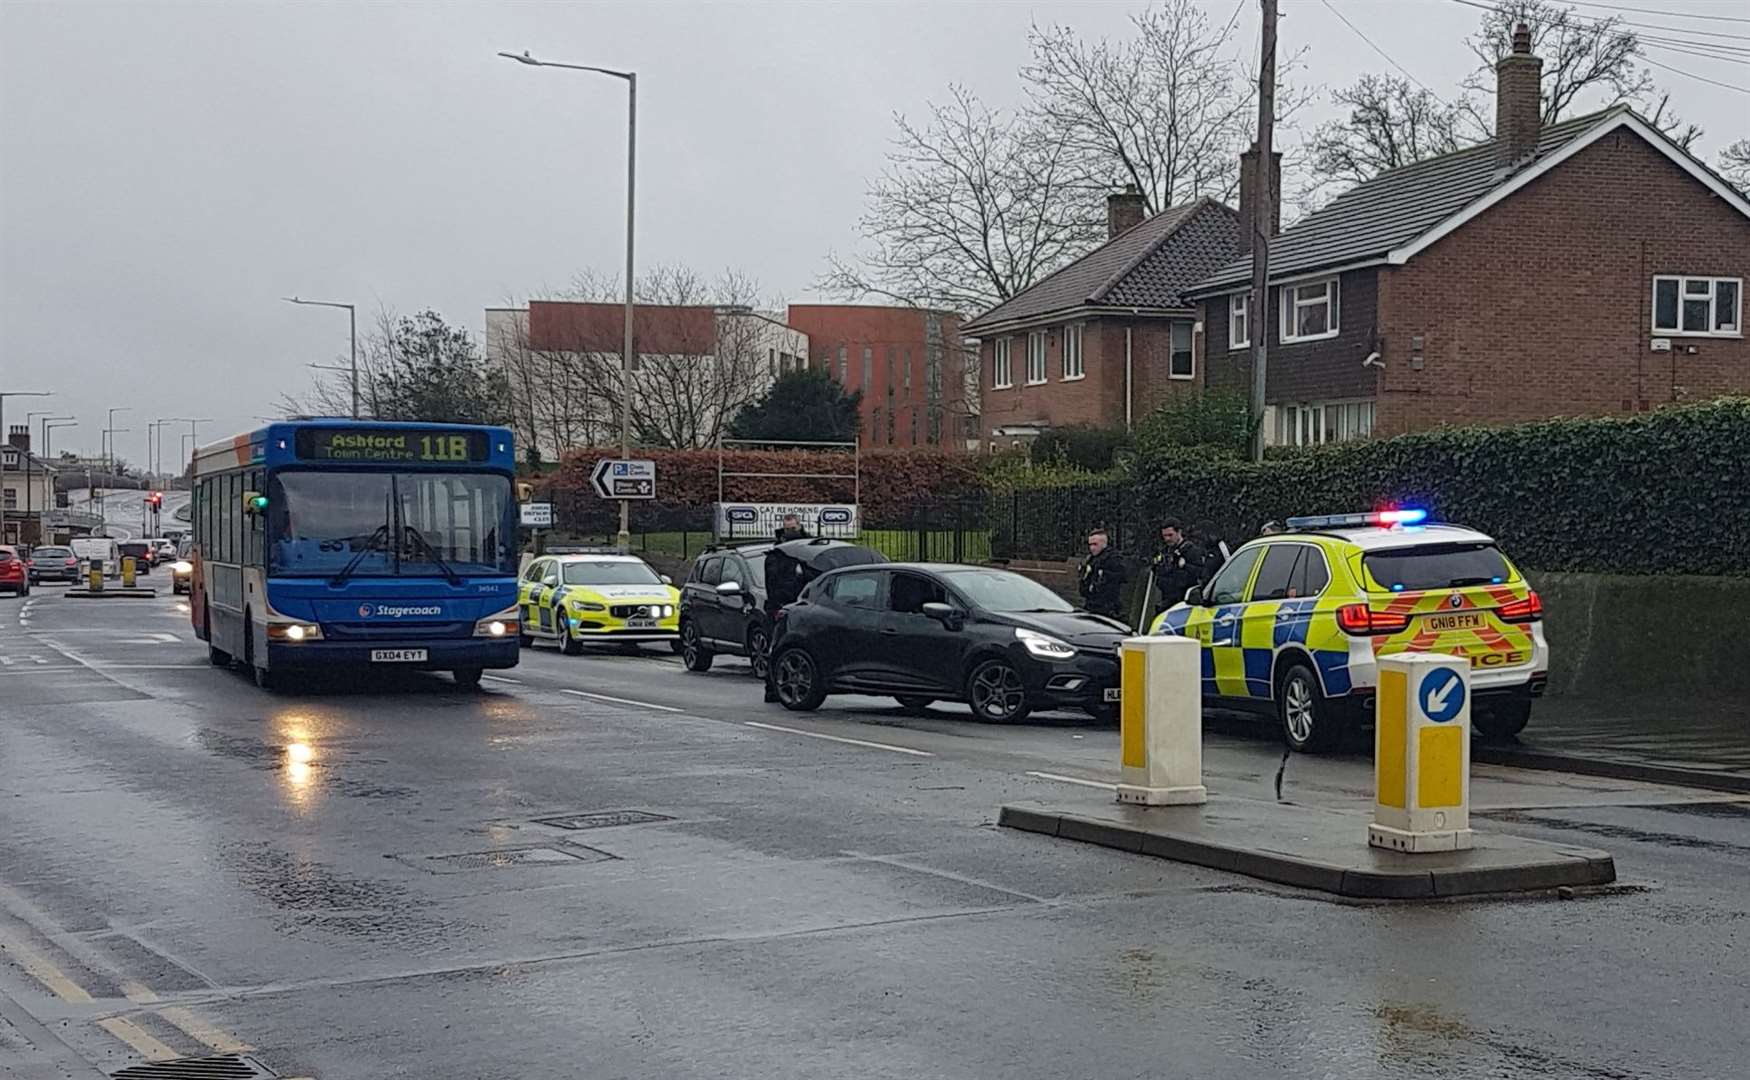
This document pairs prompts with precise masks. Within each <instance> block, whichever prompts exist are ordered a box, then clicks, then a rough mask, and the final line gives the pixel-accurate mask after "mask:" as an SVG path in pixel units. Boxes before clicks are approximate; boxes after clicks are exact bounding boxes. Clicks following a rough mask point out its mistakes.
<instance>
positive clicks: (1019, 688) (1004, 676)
mask: <svg viewBox="0 0 1750 1080" xmlns="http://www.w3.org/2000/svg"><path fill="white" fill-rule="evenodd" d="M966 696H967V698H968V699H969V700H970V701H971V702H972V711H973V713H975V714H976V715H977V716H978V718H979V719H981V720H997V721H1001V722H1009V721H1014V720H1020V719H1023V718H1024V717H1026V715H1027V713H1028V711H1029V706H1028V705H1027V689H1026V687H1024V686H1023V685H1022V684H1021V673H1020V672H1018V671H1016V670H1015V666H1014V665H1013V664H1011V663H1009V662H1008V661H1007V660H986V661H985V662H984V663H982V664H980V665H978V667H976V668H974V669H973V671H972V677H971V678H970V679H968V680H967V694H966Z"/></svg>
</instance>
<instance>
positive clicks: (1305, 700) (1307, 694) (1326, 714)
mask: <svg viewBox="0 0 1750 1080" xmlns="http://www.w3.org/2000/svg"><path fill="white" fill-rule="evenodd" d="M1335 712H1336V710H1334V709H1332V708H1331V706H1330V704H1329V703H1328V702H1326V701H1325V695H1324V692H1323V691H1322V690H1320V689H1319V678H1318V676H1317V675H1315V674H1313V670H1312V668H1310V667H1308V666H1307V665H1306V664H1305V663H1303V662H1301V661H1298V660H1297V661H1294V662H1293V663H1291V664H1289V665H1288V666H1287V667H1286V668H1284V669H1283V671H1282V674H1281V675H1280V676H1278V677H1277V680H1276V719H1277V722H1278V723H1279V724H1280V725H1281V727H1282V741H1283V742H1285V743H1287V744H1288V746H1289V748H1290V749H1292V750H1297V751H1300V752H1302V753H1317V752H1318V751H1320V750H1324V749H1327V748H1328V747H1330V746H1332V745H1334V744H1335V743H1336V741H1337V736H1338V734H1339V731H1338V728H1339V726H1340V725H1339V723H1338V721H1337V719H1336V715H1335Z"/></svg>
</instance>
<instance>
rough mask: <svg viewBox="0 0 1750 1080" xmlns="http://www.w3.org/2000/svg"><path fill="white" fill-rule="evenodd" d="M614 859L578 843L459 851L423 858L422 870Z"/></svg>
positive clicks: (451, 870) (446, 871)
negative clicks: (557, 845) (562, 845)
mask: <svg viewBox="0 0 1750 1080" xmlns="http://www.w3.org/2000/svg"><path fill="white" fill-rule="evenodd" d="M613 857H614V856H612V855H609V854H608V853H607V852H605V851H597V850H596V849H595V848H592V847H584V846H583V845H582V844H567V845H566V846H565V847H563V848H557V847H517V848H496V849H494V850H492V851H463V852H458V853H457V854H454V855H427V856H426V857H425V858H424V859H423V860H421V861H422V863H423V865H424V867H425V869H427V870H431V871H433V872H435V873H439V874H455V873H460V872H462V871H464V870H499V869H503V868H505V867H511V866H570V865H573V864H575V863H580V862H585V863H592V862H604V861H606V860H608V859H612V858H613Z"/></svg>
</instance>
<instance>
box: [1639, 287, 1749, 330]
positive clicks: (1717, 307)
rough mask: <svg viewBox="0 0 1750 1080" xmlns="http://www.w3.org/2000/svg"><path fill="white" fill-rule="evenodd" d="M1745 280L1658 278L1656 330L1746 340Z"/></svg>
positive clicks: (1654, 319)
mask: <svg viewBox="0 0 1750 1080" xmlns="http://www.w3.org/2000/svg"><path fill="white" fill-rule="evenodd" d="M1743 307H1744V281H1743V279H1742V278H1714V277H1655V278H1654V279H1653V330H1654V332H1655V333H1660V334H1681V335H1684V336H1686V337H1690V336H1693V337H1742V336H1743V333H1744V321H1743Z"/></svg>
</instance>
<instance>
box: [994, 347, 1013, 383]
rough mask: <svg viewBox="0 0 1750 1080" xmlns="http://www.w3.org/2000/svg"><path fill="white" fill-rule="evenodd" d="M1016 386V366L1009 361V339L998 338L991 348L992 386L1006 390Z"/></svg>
mask: <svg viewBox="0 0 1750 1080" xmlns="http://www.w3.org/2000/svg"><path fill="white" fill-rule="evenodd" d="M1013 385H1015V366H1014V364H1013V363H1011V362H1010V360H1009V339H1008V338H998V339H997V340H996V342H995V343H994V344H993V345H992V347H991V386H992V387H993V388H995V389H997V390H1004V389H1007V388H1008V387H1011V386H1013Z"/></svg>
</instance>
